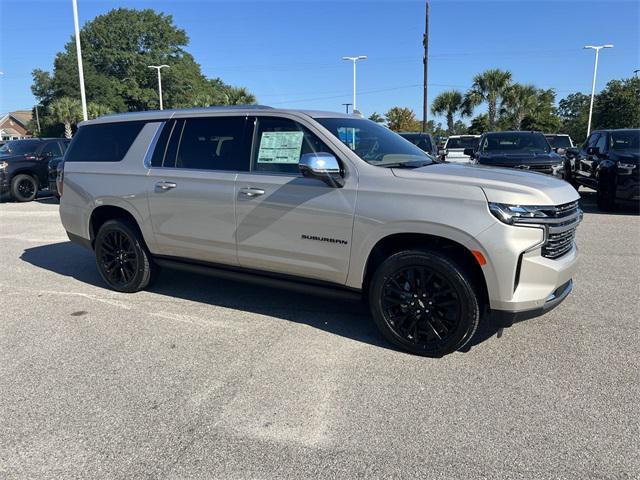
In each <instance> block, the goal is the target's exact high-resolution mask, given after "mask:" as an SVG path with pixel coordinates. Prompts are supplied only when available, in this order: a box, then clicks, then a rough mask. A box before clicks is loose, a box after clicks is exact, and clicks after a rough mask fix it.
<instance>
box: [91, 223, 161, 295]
mask: <svg viewBox="0 0 640 480" xmlns="http://www.w3.org/2000/svg"><path fill="white" fill-rule="evenodd" d="M95 254H96V264H97V266H98V271H99V272H100V275H101V276H102V278H103V279H104V281H105V282H106V283H107V284H108V285H109V286H110V287H111V288H113V289H114V290H117V291H119V292H128V293H132V292H137V291H139V290H142V289H144V288H145V287H146V286H147V285H149V283H151V281H152V279H153V277H154V273H155V270H156V269H155V266H154V265H153V262H152V260H151V255H150V254H149V252H148V250H147V248H146V246H145V245H144V242H143V241H142V238H141V236H140V234H139V233H138V232H137V229H136V228H135V227H133V226H132V225H131V224H130V223H129V222H128V221H126V220H109V221H108V222H105V224H104V225H102V227H100V230H99V232H98V235H97V236H96V241H95Z"/></svg>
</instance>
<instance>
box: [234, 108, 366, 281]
mask: <svg viewBox="0 0 640 480" xmlns="http://www.w3.org/2000/svg"><path fill="white" fill-rule="evenodd" d="M302 121H303V120H300V119H295V118H293V117H287V116H285V115H283V116H260V117H256V118H251V117H250V122H251V125H252V126H253V146H252V154H251V171H250V172H246V173H240V174H238V180H237V182H236V194H235V195H236V214H237V234H236V236H237V242H238V260H239V263H240V265H241V266H242V267H246V268H253V269H260V270H267V271H271V272H278V273H284V274H289V275H296V276H302V277H308V278H313V279H318V280H324V281H328V282H333V283H344V282H345V281H346V276H347V271H348V267H349V253H350V250H351V234H352V228H353V215H354V211H355V201H356V189H357V176H356V172H355V169H353V168H351V170H349V169H348V168H347V165H346V163H345V162H344V161H342V160H341V159H340V156H339V155H337V154H336V151H335V150H334V149H333V148H331V147H329V146H328V145H327V143H330V142H325V141H323V140H322V139H321V134H320V133H319V132H318V131H317V130H316V128H315V127H314V125H313V124H312V122H309V123H306V124H304V125H303V124H302V123H301V122H302ZM312 129H313V130H316V131H313V130H312ZM312 152H328V153H331V154H333V155H334V156H336V158H337V159H338V160H339V161H342V164H343V168H345V185H344V187H343V188H336V187H331V186H328V185H327V184H325V183H324V182H322V181H321V180H317V179H311V178H305V177H303V176H302V175H301V174H300V172H299V168H298V161H299V159H300V156H301V155H302V154H304V153H312Z"/></svg>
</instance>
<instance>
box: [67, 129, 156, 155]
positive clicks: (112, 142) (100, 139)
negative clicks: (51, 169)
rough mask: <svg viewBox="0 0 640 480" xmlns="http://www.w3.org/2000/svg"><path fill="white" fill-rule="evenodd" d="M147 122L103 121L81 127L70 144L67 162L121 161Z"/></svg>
mask: <svg viewBox="0 0 640 480" xmlns="http://www.w3.org/2000/svg"><path fill="white" fill-rule="evenodd" d="M144 125H145V122H121V123H102V124H97V125H87V126H84V127H81V128H80V129H79V130H78V132H77V133H76V136H75V138H74V139H73V142H72V143H71V145H70V146H69V151H68V152H67V155H66V158H65V161H67V162H119V161H121V160H122V159H123V158H124V156H125V155H126V154H127V152H128V151H129V148H130V147H131V144H132V143H133V141H134V140H135V139H136V137H137V136H138V134H139V133H140V130H142V127H143V126H144Z"/></svg>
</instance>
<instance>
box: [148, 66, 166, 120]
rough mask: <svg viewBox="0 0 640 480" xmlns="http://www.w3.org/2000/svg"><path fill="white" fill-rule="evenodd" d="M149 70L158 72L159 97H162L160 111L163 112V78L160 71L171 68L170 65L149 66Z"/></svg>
mask: <svg viewBox="0 0 640 480" xmlns="http://www.w3.org/2000/svg"><path fill="white" fill-rule="evenodd" d="M149 68H155V69H156V70H158V97H160V110H162V76H161V75H160V70H162V69H163V68H169V65H149Z"/></svg>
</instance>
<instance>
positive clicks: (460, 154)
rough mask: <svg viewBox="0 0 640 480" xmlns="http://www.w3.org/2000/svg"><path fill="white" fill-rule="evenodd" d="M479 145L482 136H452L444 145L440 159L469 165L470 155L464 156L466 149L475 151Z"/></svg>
mask: <svg viewBox="0 0 640 480" xmlns="http://www.w3.org/2000/svg"><path fill="white" fill-rule="evenodd" d="M478 143H480V135H451V136H450V137H449V138H447V142H446V143H445V144H444V148H443V150H442V151H441V154H440V158H441V159H442V160H446V161H447V162H451V163H469V162H470V161H471V159H470V158H469V155H465V154H464V149H465V148H473V149H474V150H475V149H476V148H477V147H478Z"/></svg>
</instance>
